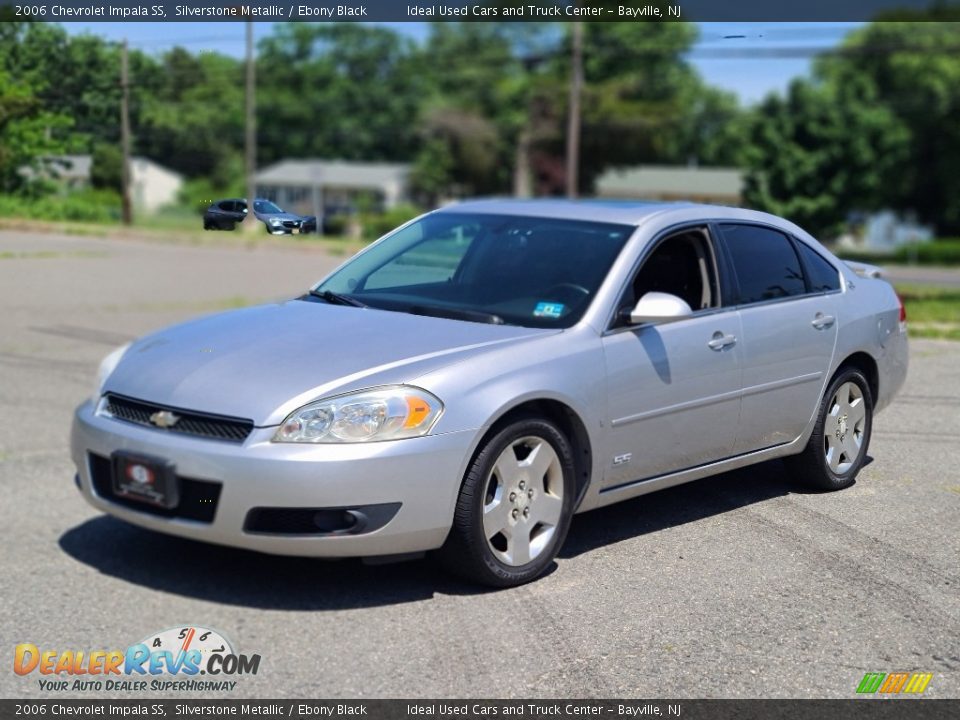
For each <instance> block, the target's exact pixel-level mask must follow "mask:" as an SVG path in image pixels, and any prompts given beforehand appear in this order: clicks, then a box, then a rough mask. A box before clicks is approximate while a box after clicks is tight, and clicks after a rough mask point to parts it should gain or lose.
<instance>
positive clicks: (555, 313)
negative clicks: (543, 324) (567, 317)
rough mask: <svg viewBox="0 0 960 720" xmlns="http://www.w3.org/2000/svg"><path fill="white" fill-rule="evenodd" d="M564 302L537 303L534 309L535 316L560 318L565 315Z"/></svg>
mask: <svg viewBox="0 0 960 720" xmlns="http://www.w3.org/2000/svg"><path fill="white" fill-rule="evenodd" d="M564 307H565V306H564V304H563V303H548V302H541V303H537V306H536V307H535V308H534V309H533V316H534V317H545V318H558V317H560V316H561V315H563V308H564Z"/></svg>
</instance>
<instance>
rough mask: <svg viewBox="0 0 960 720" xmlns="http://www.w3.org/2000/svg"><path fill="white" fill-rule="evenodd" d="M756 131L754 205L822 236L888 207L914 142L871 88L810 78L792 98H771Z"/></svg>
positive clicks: (751, 149) (751, 174)
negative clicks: (853, 216) (889, 192)
mask: <svg viewBox="0 0 960 720" xmlns="http://www.w3.org/2000/svg"><path fill="white" fill-rule="evenodd" d="M749 133H750V134H749V143H748V149H747V151H746V152H745V157H746V160H747V164H748V173H747V178H746V188H745V193H744V194H745V199H746V200H747V202H748V203H749V204H751V205H752V206H754V207H757V208H759V209H762V210H766V211H768V212H771V213H774V214H777V215H782V216H784V217H787V218H789V219H791V220H793V221H795V222H796V223H797V224H799V225H801V226H802V227H805V228H806V229H807V230H809V231H810V232H811V233H813V234H815V235H818V234H819V235H821V236H829V235H832V234H836V233H837V232H838V231H839V230H840V229H841V228H842V225H843V223H844V221H845V220H846V219H847V217H848V216H849V214H850V213H851V212H852V211H855V210H861V211H869V210H876V209H879V208H881V207H883V203H884V193H885V191H884V184H885V182H886V180H887V178H889V177H890V176H891V174H892V173H893V172H895V171H896V169H897V168H898V167H900V165H901V164H902V161H903V157H904V151H905V148H906V139H907V133H906V132H905V128H904V127H903V125H902V123H900V122H899V121H898V119H897V118H896V117H895V116H894V115H893V114H892V113H890V112H888V111H886V110H885V109H884V108H882V107H878V106H877V105H876V104H875V102H873V101H872V98H871V96H870V89H869V87H868V86H865V85H863V84H861V85H860V86H855V85H852V84H851V85H848V86H845V87H843V88H838V87H835V86H832V85H824V84H819V83H812V82H809V81H805V80H796V81H794V82H793V83H791V85H790V87H789V89H788V91H787V95H786V97H780V96H778V95H770V96H768V97H767V98H766V100H764V101H763V102H762V103H761V105H760V106H759V107H758V108H757V111H756V114H755V117H754V121H753V122H752V124H751V126H750V130H749Z"/></svg>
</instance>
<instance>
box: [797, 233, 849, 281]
mask: <svg viewBox="0 0 960 720" xmlns="http://www.w3.org/2000/svg"><path fill="white" fill-rule="evenodd" d="M797 249H798V250H799V251H800V257H801V258H802V259H803V265H804V269H806V271H807V280H809V281H810V291H811V292H830V291H831V290H839V289H840V273H838V272H837V269H836V268H835V267H834V266H833V265H831V264H830V263H828V262H827V261H826V260H825V259H824V257H823V256H822V255H821V254H820V253H818V252H817V251H816V250H814V249H813V248H811V247H809V246H808V245H806V244H805V243H802V242H798V243H797Z"/></svg>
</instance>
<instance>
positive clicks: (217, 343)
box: [104, 300, 557, 426]
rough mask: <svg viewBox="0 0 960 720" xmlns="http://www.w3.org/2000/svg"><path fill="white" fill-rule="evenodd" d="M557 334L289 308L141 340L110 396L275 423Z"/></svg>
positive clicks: (236, 313) (116, 374) (333, 308)
mask: <svg viewBox="0 0 960 720" xmlns="http://www.w3.org/2000/svg"><path fill="white" fill-rule="evenodd" d="M555 332H557V331H555V330H542V329H535V328H523V327H514V326H508V325H486V324H482V323H474V322H464V321H459V320H447V319H442V318H432V317H423V316H418V315H408V314H406V313H399V312H387V311H385V310H375V309H372V308H370V309H364V308H353V307H345V306H337V305H327V304H324V303H319V302H307V301H302V300H291V301H289V302H284V303H279V304H275V305H263V306H258V307H252V308H245V309H242V310H233V311H230V312H226V313H221V314H217V315H212V316H208V317H205V318H200V319H198V320H193V321H190V322H187V323H184V324H181V325H175V326H172V327H170V328H166V329H164V330H161V331H159V332H156V333H154V334H152V335H148V336H146V337H144V338H141V339H140V340H137V341H136V342H134V343H133V344H132V345H131V346H130V348H129V349H128V350H127V352H126V354H125V355H124V356H123V358H122V359H121V361H120V363H119V364H118V365H117V367H116V369H115V370H114V371H113V373H111V375H110V377H109V378H108V379H107V382H106V383H105V385H104V391H105V392H113V393H118V394H121V395H127V396H129V397H132V398H137V399H140V400H144V401H146V402H150V403H156V404H158V405H167V406H170V407H174V408H182V409H186V410H195V411H198V412H206V413H214V414H220V415H231V416H235V417H242V418H248V419H252V420H253V421H254V423H255V424H256V425H258V426H266V425H276V424H279V423H280V422H282V421H283V418H284V417H286V416H287V415H288V414H289V413H290V412H292V411H293V410H295V409H296V408H298V407H300V406H302V405H304V404H305V403H307V402H310V401H312V400H314V399H317V398H319V397H323V396H327V395H333V394H337V393H340V392H346V391H349V390H354V389H360V388H365V387H373V386H376V385H384V384H392V383H403V382H406V381H407V380H409V379H411V378H414V377H418V376H420V375H423V374H424V373H425V372H430V371H432V370H435V369H438V368H440V367H443V366H444V365H447V364H450V363H452V362H457V361H459V360H461V359H464V358H465V357H467V356H469V355H471V354H474V353H476V352H482V351H483V349H485V348H488V347H490V346H501V345H502V344H504V343H511V342H513V343H515V342H521V341H523V340H524V339H529V338H533V337H537V336H542V335H544V334H548V335H549V334H553V333H555Z"/></svg>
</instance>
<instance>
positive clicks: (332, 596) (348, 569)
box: [59, 515, 483, 611]
mask: <svg viewBox="0 0 960 720" xmlns="http://www.w3.org/2000/svg"><path fill="white" fill-rule="evenodd" d="M59 544H60V547H61V549H62V550H63V551H64V552H66V553H67V554H68V555H69V556H70V557H72V558H74V559H75V560H77V561H79V562H82V563H84V564H86V565H89V566H90V567H93V568H94V569H96V570H98V571H99V572H101V573H103V574H105V575H109V576H111V577H115V578H118V579H120V580H124V581H126V582H129V583H133V584H135V585H140V586H143V587H147V588H152V589H154V590H160V591H162V592H167V593H174V594H176V595H183V596H186V597H190V598H197V599H202V600H210V601H212V602H219V603H225V604H227V605H240V606H244V607H250V608H260V609H271V610H294V611H297V610H301V611H317V610H340V609H345V608H363V607H375V606H380V605H395V604H400V603H407V602H415V601H419V600H427V599H430V598H431V597H433V596H434V594H436V593H443V594H448V595H460V594H464V593H469V592H483V588H471V587H470V586H469V585H466V584H464V583H462V582H459V581H457V580H456V579H455V578H452V577H450V576H448V575H446V574H445V573H444V572H443V571H442V570H441V569H440V568H439V567H436V566H435V564H434V563H431V562H422V561H413V562H402V563H394V564H388V565H365V564H363V563H361V562H360V561H359V560H355V559H345V560H332V561H331V560H321V559H317V558H304V557H286V556H279V555H266V554H263V553H258V552H252V551H249V550H242V549H239V548H231V547H223V546H219V545H210V544H207V543H201V542H195V541H193V540H187V539H184V538H178V537H174V536H171V535H163V534H160V533H155V532H151V531H149V530H145V529H142V528H139V527H136V526H134V525H129V524H128V523H125V522H122V521H120V520H117V519H115V518H112V517H109V516H106V515H101V516H99V517H96V518H93V519H91V520H88V521H86V522H84V523H82V524H80V525H78V526H76V527H74V528H71V529H70V530H68V531H67V532H65V533H64V534H63V535H62V536H61V537H60V540H59Z"/></svg>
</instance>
